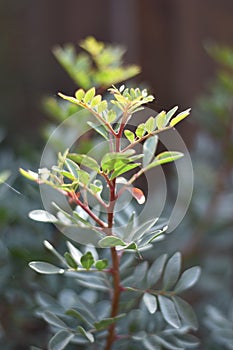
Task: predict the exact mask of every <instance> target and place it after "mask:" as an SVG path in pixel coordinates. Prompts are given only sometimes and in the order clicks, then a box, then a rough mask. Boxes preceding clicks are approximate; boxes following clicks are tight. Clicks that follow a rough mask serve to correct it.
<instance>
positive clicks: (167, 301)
mask: <svg viewBox="0 0 233 350" xmlns="http://www.w3.org/2000/svg"><path fill="white" fill-rule="evenodd" d="M108 91H109V93H110V95H111V98H109V97H108V98H103V96H102V95H101V94H99V93H96V89H95V88H94V87H92V88H90V89H88V90H87V91H86V90H84V89H78V90H77V91H76V93H75V96H74V97H71V96H67V95H65V94H63V93H59V96H60V97H61V98H63V99H65V100H67V101H69V102H70V103H72V104H74V105H77V106H79V107H82V108H83V109H84V110H86V111H88V112H89V114H90V115H91V116H92V117H90V116H88V114H87V116H86V118H87V120H86V123H87V124H88V125H89V127H90V128H91V129H92V130H93V131H94V132H97V133H98V135H100V137H101V138H103V140H104V145H105V147H104V149H103V150H102V151H101V152H100V154H95V155H93V154H91V155H90V154H86V153H85V154H82V153H77V152H73V151H71V150H70V149H67V150H66V151H65V152H60V153H59V154H58V158H57V162H56V164H54V165H52V166H51V167H49V168H46V167H43V168H40V169H39V170H38V172H34V171H31V170H23V169H21V173H22V174H23V175H24V176H26V177H27V178H29V179H30V180H33V181H35V182H37V183H38V184H40V186H42V187H43V186H46V188H48V186H49V187H51V188H52V189H53V190H55V191H57V192H58V193H60V195H61V196H63V197H64V199H65V200H66V203H67V204H68V208H69V209H67V207H65V208H64V207H63V206H62V205H60V204H58V203H55V202H53V203H51V204H52V207H53V210H52V212H49V211H46V210H34V211H32V212H30V214H29V215H30V217H31V218H32V219H33V220H36V221H42V222H49V223H53V224H55V225H56V226H57V227H58V228H59V229H60V230H61V231H62V232H63V233H64V234H65V235H66V236H67V237H68V238H69V239H71V240H73V241H75V242H76V245H74V244H73V243H71V242H70V241H68V242H67V252H65V254H64V255H61V254H60V253H59V252H58V251H57V250H56V249H55V247H53V246H52V244H51V243H50V242H48V241H45V247H46V248H47V249H48V250H49V251H50V252H51V253H53V254H54V255H55V256H56V258H58V261H59V264H57V265H54V264H51V263H48V262H43V261H32V262H31V263H30V264H29V265H30V267H31V268H32V269H34V270H35V271H36V272H38V273H42V274H43V273H44V274H58V275H59V274H61V275H63V276H64V278H71V279H75V281H76V282H77V284H78V285H79V289H78V292H79V293H77V292H76V289H75V288H73V289H72V291H70V290H69V292H68V293H67V294H66V297H65V298H63V302H61V303H60V304H58V303H57V302H56V300H53V299H52V298H46V297H45V299H43V298H42V299H43V300H41V305H43V307H42V308H41V310H40V315H41V316H42V317H43V318H44V319H45V320H46V321H47V322H48V323H49V324H50V326H51V330H52V332H53V333H54V335H53V337H52V338H51V340H50V341H49V349H51V350H55V349H56V350H61V349H64V348H66V347H67V348H68V347H71V349H73V348H74V349H75V348H79V349H81V348H82V349H103V350H109V349H119V347H121V348H122V349H142V348H144V349H173V350H175V349H184V348H186V349H187V348H193V347H195V346H197V344H198V340H197V338H196V337H195V336H194V335H193V334H190V332H191V333H193V331H195V330H197V319H196V316H195V313H194V311H193V309H192V307H191V306H190V305H189V303H187V301H185V300H184V299H183V298H181V297H180V294H182V292H183V291H185V290H187V289H188V288H190V287H192V286H193V285H194V284H195V283H196V281H197V280H198V278H199V275H200V268H199V267H197V266H195V267H191V268H189V269H187V270H186V271H184V272H183V273H181V254H180V253H179V252H176V253H175V254H173V255H172V256H171V257H168V255H167V254H166V252H164V253H163V254H162V255H160V256H156V257H155V258H154V261H148V259H147V258H146V255H145V254H144V252H145V251H146V250H147V249H153V247H154V245H155V244H159V243H158V240H159V239H160V238H161V237H163V238H164V237H165V236H166V230H167V225H164V224H161V223H160V222H159V221H158V218H154V217H152V218H149V219H147V220H145V221H144V222H140V221H139V220H138V215H137V207H138V205H139V206H140V205H141V206H143V205H144V203H146V195H145V194H144V193H143V190H142V189H141V188H138V187H137V185H136V184H135V183H136V181H137V180H138V179H139V178H140V177H141V176H143V175H145V174H146V173H147V172H148V171H151V169H152V168H154V167H159V166H161V165H163V164H165V163H170V162H174V161H176V160H177V161H179V160H178V159H179V158H181V157H182V153H181V152H179V151H171V150H165V151H162V152H156V149H157V145H158V143H159V140H160V134H161V133H164V132H166V130H169V129H173V128H174V127H175V125H176V124H178V123H179V122H180V121H181V120H183V119H184V118H186V117H187V116H188V115H189V112H190V110H186V111H183V112H180V113H178V114H176V113H177V109H178V108H177V107H174V108H172V109H171V110H170V111H168V112H165V111H161V112H160V113H158V114H157V115H156V116H155V117H154V116H148V117H147V118H146V120H145V121H144V122H143V123H140V124H139V125H137V126H136V127H135V128H134V129H133V130H132V125H131V120H132V118H134V115H135V113H136V112H138V111H139V110H142V109H143V108H144V106H145V105H147V104H148V103H150V102H152V101H153V100H154V97H153V96H152V95H150V94H149V93H148V91H147V90H146V89H142V90H141V89H140V88H138V87H137V88H132V87H131V88H127V87H125V86H124V85H122V86H121V87H119V88H117V87H115V86H112V87H111V88H110V89H108ZM139 144H140V145H141V150H142V151H140V152H139V151H138V147H137V146H138V145H139ZM126 194H127V195H129V196H131V197H132V201H130V203H128V202H127V205H126V199H125V198H126V197H125V196H126ZM125 205H126V207H125ZM122 208H123V209H122ZM125 208H127V210H126V209H125ZM80 243H82V245H80ZM77 244H78V247H77ZM37 345H38V346H40V344H37ZM32 349H34V350H35V349H39V348H36V347H32Z"/></svg>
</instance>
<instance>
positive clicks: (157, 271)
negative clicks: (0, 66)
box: [147, 254, 167, 287]
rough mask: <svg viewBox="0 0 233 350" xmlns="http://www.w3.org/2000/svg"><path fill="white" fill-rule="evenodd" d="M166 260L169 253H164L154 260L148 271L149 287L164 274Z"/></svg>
mask: <svg viewBox="0 0 233 350" xmlns="http://www.w3.org/2000/svg"><path fill="white" fill-rule="evenodd" d="M166 260H167V254H163V255H161V256H160V257H158V258H157V259H156V260H155V261H154V262H153V264H152V265H151V267H150V268H149V271H148V273H147V286H148V287H151V286H154V285H155V284H156V283H157V282H158V280H159V279H160V277H161V276H162V273H163V269H164V266H165V263H166Z"/></svg>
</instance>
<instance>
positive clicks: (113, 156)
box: [101, 150, 135, 171]
mask: <svg viewBox="0 0 233 350" xmlns="http://www.w3.org/2000/svg"><path fill="white" fill-rule="evenodd" d="M134 153H135V151H134V150H127V151H125V152H123V153H122V152H110V153H106V154H105V155H104V156H103V158H102V160H101V167H102V169H103V171H112V170H114V169H116V168H119V167H120V166H122V165H123V164H126V163H129V162H130V161H131V159H130V156H132V155H133V154H134Z"/></svg>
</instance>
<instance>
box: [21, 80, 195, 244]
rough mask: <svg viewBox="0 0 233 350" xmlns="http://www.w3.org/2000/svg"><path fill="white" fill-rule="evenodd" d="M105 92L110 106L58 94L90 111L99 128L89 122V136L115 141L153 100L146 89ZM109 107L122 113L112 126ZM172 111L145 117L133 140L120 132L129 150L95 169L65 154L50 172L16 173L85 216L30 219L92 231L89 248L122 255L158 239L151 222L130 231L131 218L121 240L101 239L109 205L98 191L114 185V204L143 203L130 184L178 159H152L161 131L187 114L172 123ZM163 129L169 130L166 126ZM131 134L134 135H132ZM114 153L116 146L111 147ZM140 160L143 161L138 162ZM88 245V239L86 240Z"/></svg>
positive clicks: (92, 96)
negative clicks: (139, 149) (96, 208)
mask: <svg viewBox="0 0 233 350" xmlns="http://www.w3.org/2000/svg"><path fill="white" fill-rule="evenodd" d="M110 92H111V93H112V94H113V96H114V100H112V101H110V102H107V100H102V96H101V95H99V94H97V95H96V91H95V88H91V89H89V90H88V91H87V92H84V90H82V89H79V90H78V91H77V92H76V94H75V98H74V97H69V96H65V95H63V94H60V96H61V97H63V98H65V99H67V100H68V101H70V102H72V103H75V104H77V105H80V106H81V107H83V108H85V109H86V110H89V111H90V112H91V113H92V114H93V115H94V117H95V118H96V119H97V121H98V122H99V123H101V127H99V128H98V127H96V124H93V122H88V123H89V124H90V125H91V126H92V127H93V128H94V130H96V131H97V132H99V133H100V134H101V136H102V137H104V138H107V139H108V140H110V135H111V134H112V135H114V136H115V137H118V135H119V133H120V132H121V133H122V132H123V130H121V127H122V126H124V125H126V124H127V123H128V121H129V119H130V118H131V117H132V115H133V113H135V112H136V111H138V109H139V108H140V109H141V108H143V105H145V104H147V103H148V102H149V101H152V100H153V96H152V95H149V94H148V92H147V90H145V89H144V90H142V91H141V90H140V89H138V88H137V89H130V90H129V89H128V88H125V87H124V86H122V87H121V88H120V89H119V90H118V89H117V88H115V87H113V88H111V89H110ZM111 104H112V105H114V104H116V105H117V107H118V108H119V109H120V110H123V113H122V116H121V117H120V118H119V120H118V123H116V122H115V118H116V115H117V113H116V112H115V111H114V110H113V109H112V106H111ZM176 111H177V107H174V108H173V109H172V110H171V111H169V112H168V113H166V112H164V111H163V112H161V113H159V114H158V115H157V116H156V117H150V118H149V119H148V120H147V121H146V122H145V123H144V124H140V125H139V126H138V127H137V129H136V131H135V136H134V139H133V138H132V137H131V136H129V131H128V130H124V131H125V135H126V136H127V139H128V140H129V145H128V146H127V147H126V148H125V149H120V150H119V151H115V150H114V149H112V150H110V152H106V153H105V154H104V156H103V157H102V159H101V160H100V162H99V163H98V162H97V161H96V160H95V159H94V158H92V157H90V156H88V155H86V154H75V153H69V152H68V151H66V152H65V153H64V154H59V155H58V163H57V165H55V166H53V167H52V168H51V170H48V169H46V168H44V169H39V171H38V173H34V172H31V171H25V170H23V169H21V173H22V174H23V175H25V176H26V177H28V178H29V179H31V180H34V181H36V182H38V183H40V184H42V183H43V184H47V185H50V186H52V187H53V188H55V189H57V190H58V191H60V192H62V193H63V194H64V195H66V196H67V198H69V200H70V201H73V202H74V203H75V204H76V205H77V206H78V208H79V209H80V208H81V209H82V212H86V213H87V214H89V216H88V217H86V216H85V217H83V215H81V216H80V214H79V213H78V212H77V210H74V211H73V213H72V214H70V213H66V212H64V211H63V210H62V209H61V208H59V207H57V206H56V205H55V206H56V209H57V213H58V214H57V218H55V217H54V216H51V214H49V213H45V212H44V211H34V212H32V213H31V218H33V219H35V220H38V221H41V220H42V221H43V220H46V221H49V220H50V221H51V222H53V223H57V224H59V223H60V224H62V225H66V226H75V225H77V226H79V227H82V228H86V229H87V230H88V232H89V231H90V230H93V231H94V236H93V239H92V240H91V242H90V243H92V244H96V243H97V242H98V245H99V246H101V247H105V248H106V247H114V246H121V247H124V249H129V248H130V249H136V250H137V249H139V248H142V247H144V246H146V245H148V244H150V242H151V241H152V240H153V239H155V238H156V237H157V236H159V235H160V234H162V233H163V231H164V229H162V230H154V231H153V230H150V229H151V227H152V226H153V225H154V223H155V221H156V220H154V219H153V220H151V221H150V222H147V223H144V225H142V227H141V228H140V229H135V227H134V226H135V225H134V216H132V220H131V221H130V222H129V224H128V225H127V227H126V228H125V229H124V230H123V232H125V234H124V235H123V236H122V235H121V236H118V235H116V236H111V237H103V234H106V228H107V218H106V215H107V211H108V209H109V206H110V205H111V203H110V202H109V201H108V200H106V199H105V198H102V190H103V188H105V187H106V186H110V187H111V186H112V181H116V183H117V184H118V187H119V190H118V192H117V193H116V198H118V199H119V198H120V197H121V195H122V194H123V193H124V192H125V191H126V190H127V191H129V192H130V193H131V195H132V197H134V198H135V199H136V200H137V202H138V203H139V204H143V203H144V202H145V196H144V194H143V192H142V191H141V190H140V189H138V188H136V187H132V184H133V183H134V182H135V180H136V179H137V178H138V177H139V176H141V175H142V174H143V173H145V172H146V171H148V170H150V169H151V168H153V167H156V166H159V165H162V164H164V163H168V162H172V161H174V160H176V159H178V158H180V157H182V153H180V152H177V151H165V152H162V153H160V154H158V155H156V156H155V152H156V147H157V143H158V136H157V134H159V132H161V131H164V130H165V129H166V128H172V127H173V126H174V125H175V124H176V123H178V122H179V121H181V120H182V119H184V118H185V117H187V115H188V114H189V110H187V111H184V112H181V113H179V114H178V115H177V116H175V117H174V118H173V119H172V120H171V118H172V117H173V116H174V114H175V112H176ZM170 120H171V121H170ZM168 123H169V126H167V124H168ZM131 133H132V134H133V132H131ZM143 141H144V144H143V153H142V154H136V151H135V150H134V149H133V147H134V146H135V145H136V144H138V143H139V142H143ZM113 147H115V146H114V145H113ZM139 159H142V162H138V160H139ZM138 167H140V169H139V170H138V171H137V170H136V171H135V173H134V174H133V175H132V176H131V178H130V179H126V178H123V177H122V175H125V174H126V173H127V172H128V171H129V170H132V169H136V168H138ZM87 195H91V196H92V198H94V199H95V201H96V202H95V204H96V205H97V204H98V205H100V206H101V208H102V214H101V215H102V218H101V219H99V220H97V216H96V215H94V214H93V215H91V216H90V212H91V210H90V208H89V206H88V197H87ZM44 218H45V219H44ZM62 219H64V220H62ZM90 219H91V220H90ZM130 227H131V230H130ZM96 231H98V232H99V234H98V235H96ZM70 232H71V231H70V230H69V232H68V234H69V237H70V238H72V239H75V238H74V234H73V230H72V233H70ZM86 232H87V231H86ZM82 234H83V232H82V231H81V230H80V231H79V233H77V237H76V239H75V240H76V241H78V240H79V239H80V238H81V236H82ZM86 234H87V233H86ZM114 234H116V232H114ZM88 239H90V237H89V235H88ZM82 242H83V241H82Z"/></svg>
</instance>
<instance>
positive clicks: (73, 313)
mask: <svg viewBox="0 0 233 350" xmlns="http://www.w3.org/2000/svg"><path fill="white" fill-rule="evenodd" d="M66 315H68V316H71V317H75V318H77V319H78V320H80V321H82V322H85V323H86V324H87V325H88V326H90V327H93V324H92V323H91V322H89V321H88V320H87V319H86V317H85V316H83V315H82V314H81V313H80V312H79V311H77V310H75V309H69V310H67V311H66Z"/></svg>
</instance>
